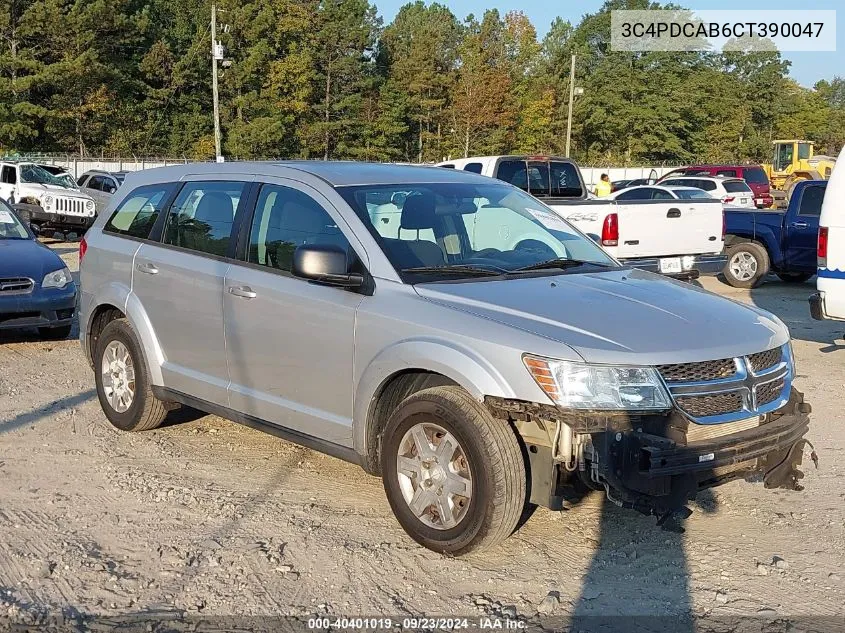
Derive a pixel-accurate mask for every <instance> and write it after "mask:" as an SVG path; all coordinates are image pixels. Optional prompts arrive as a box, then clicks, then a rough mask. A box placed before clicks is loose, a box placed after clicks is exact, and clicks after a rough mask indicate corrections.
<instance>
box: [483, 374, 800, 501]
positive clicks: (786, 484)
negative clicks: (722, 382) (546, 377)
mask: <svg viewBox="0 0 845 633" xmlns="http://www.w3.org/2000/svg"><path fill="white" fill-rule="evenodd" d="M488 406H489V407H490V408H491V410H492V411H493V412H494V414H496V415H498V416H499V417H503V415H507V416H508V417H509V419H510V420H511V421H512V422H515V423H516V424H517V428H520V425H523V427H525V428H528V426H529V425H536V426H538V427H540V428H544V429H547V430H551V429H554V428H556V425H559V424H565V425H567V426H568V427H569V429H571V431H572V437H574V438H575V440H574V446H575V447H576V448H575V451H574V455H575V459H574V460H572V461H570V460H568V459H567V460H565V461H564V462H563V463H561V461H559V458H557V457H556V455H559V454H560V450H559V447H558V446H557V443H556V441H557V440H556V439H555V440H554V441H553V442H552V445H551V446H542V445H540V444H541V443H540V442H537V445H535V444H532V437H531V436H530V434H526V433H525V432H522V431H521V432H522V435H523V438H524V439H525V441H526V444H527V445H528V447H527V451H526V454H527V457H528V461H529V468H530V471H531V476H530V484H531V501H532V502H533V503H537V504H539V505H544V506H548V507H551V508H560V507H562V506H563V502H564V501H565V500H566V499H567V498H570V497H571V495H572V493H571V488H572V485H571V484H573V483H576V482H579V481H580V482H581V483H584V484H586V485H587V486H589V487H591V488H595V489H603V490H605V492H606V494H607V496H608V498H609V499H610V500H611V501H613V502H614V503H616V504H618V505H620V506H622V507H627V508H632V509H635V510H638V511H640V512H643V513H644V514H655V515H658V516H662V515H665V514H667V513H671V512H674V511H677V510H680V509H682V508H685V506H686V504H687V502H688V501H690V500H692V499H694V498H695V496H696V495H697V494H698V492H700V491H701V490H704V489H707V488H712V487H714V486H718V485H721V484H723V483H726V482H728V481H731V480H734V479H740V478H742V479H747V480H752V481H763V482H764V483H765V485H766V487H767V488H788V489H792V490H801V489H802V487H801V485H800V483H799V482H800V480H801V479H802V478H803V476H804V475H803V473H802V472H801V470H800V469H799V467H800V466H801V463H802V458H803V453H804V448H805V446H807V445H808V444H809V443H808V441H807V440H806V439H804V435H805V434H806V433H807V430H808V427H809V413H810V410H811V408H810V405H809V404H807V403H805V402H804V398H803V394H801V393H800V392H799V391H797V390H795V389H792V392H791V395H790V399H789V401H788V403H787V404H786V405H784V406H783V407H781V408H780V409H777V410H776V411H773V412H771V413H769V414H766V415H764V416H760V417H759V418H756V419H752V420H747V421H743V423H741V424H731V423H726V424H723V425H706V427H705V426H704V425H697V424H695V423H694V422H692V421H690V420H689V419H688V418H687V417H686V416H684V415H683V414H682V413H680V412H679V411H676V410H673V411H671V412H669V413H668V414H661V415H642V416H637V415H627V414H618V413H615V414H604V413H600V412H589V413H588V412H585V413H580V414H568V413H565V412H562V411H560V410H559V409H557V408H555V407H549V406H547V405H531V404H529V403H516V402H514V401H505V400H501V399H488ZM536 435H537V434H535V439H536ZM558 436H559V433H555V434H554V437H555V438H557V437H558ZM579 449H580V450H582V452H581V453H580V454H579ZM564 457H566V456H564ZM811 457H812V458H813V461H816V456H815V452H813V453H812V454H811ZM568 489H569V490H568Z"/></svg>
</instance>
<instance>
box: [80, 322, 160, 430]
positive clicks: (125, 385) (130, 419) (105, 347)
mask: <svg viewBox="0 0 845 633" xmlns="http://www.w3.org/2000/svg"><path fill="white" fill-rule="evenodd" d="M94 380H95V382H96V385H97V397H98V398H99V400H100V406H101V407H102V408H103V412H104V413H105V414H106V417H107V418H108V420H109V422H111V423H112V424H113V425H114V426H115V427H117V428H118V429H120V430H121V431H149V430H150V429H154V428H156V427H157V426H159V425H160V424H161V423H162V422H163V421H164V418H165V417H166V416H167V408H166V407H165V405H164V403H163V402H162V401H161V400H159V399H158V398H156V397H155V395H153V392H152V388H151V384H150V378H149V372H148V371H147V365H146V362H145V361H144V355H143V353H142V352H141V346H140V344H139V343H138V338H137V337H136V336H135V332H134V331H133V330H132V326H131V325H129V321H127V320H126V319H115V320H114V321H112V322H110V323H109V324H108V325H106V327H105V328H103V331H102V332H101V333H100V336H99V338H98V339H97V347H96V350H95V352H94Z"/></svg>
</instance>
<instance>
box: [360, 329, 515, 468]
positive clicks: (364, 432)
mask: <svg viewBox="0 0 845 633" xmlns="http://www.w3.org/2000/svg"><path fill="white" fill-rule="evenodd" d="M408 359H413V361H414V362H413V364H409V362H408ZM444 385H454V386H458V387H461V388H462V389H464V390H465V391H466V392H467V393H469V394H470V396H472V397H473V398H475V399H476V400H479V401H481V400H483V399H484V396H485V395H496V396H501V397H512V396H513V393H512V390H511V389H510V388H509V386H508V385H507V383H506V381H505V380H504V378H503V377H502V376H501V375H500V374H499V373H498V372H497V371H496V370H495V368H494V367H493V366H492V365H491V364H489V363H487V362H486V361H484V360H483V359H481V358H480V357H478V356H477V354H474V353H473V352H471V351H470V350H466V349H463V348H458V347H455V346H453V345H451V344H449V343H447V342H445V341H431V340H415V341H404V342H402V343H400V344H398V345H395V346H393V347H390V348H388V349H386V350H384V351H383V352H381V353H380V354H379V355H378V356H377V357H376V358H374V359H373V360H372V361H371V362H370V363H369V365H368V366H367V368H366V369H365V370H364V372H363V374H362V376H361V379H360V380H359V381H358V386H357V389H356V392H355V405H354V414H353V415H354V417H353V419H354V425H353V446H354V448H355V451H356V452H357V453H358V454H359V455H361V457H362V459H361V462H362V464H363V465H364V469H365V470H366V471H367V472H369V473H371V474H379V468H380V467H379V450H380V447H381V432H382V430H383V429H384V426H385V424H386V423H387V419H388V418H389V417H390V414H391V413H392V411H393V410H395V408H396V407H397V406H398V405H399V403H400V402H402V400H404V399H405V398H407V397H408V396H410V395H411V394H413V393H416V392H418V391H421V390H423V389H428V388H430V387H436V386H444Z"/></svg>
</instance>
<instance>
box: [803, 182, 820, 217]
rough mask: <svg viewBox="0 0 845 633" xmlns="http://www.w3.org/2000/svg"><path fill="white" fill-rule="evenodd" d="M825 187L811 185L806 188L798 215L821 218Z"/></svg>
mask: <svg viewBox="0 0 845 633" xmlns="http://www.w3.org/2000/svg"><path fill="white" fill-rule="evenodd" d="M824 190H825V188H824V187H821V186H819V185H809V186H807V187H805V188H804V193H803V194H801V206H800V207H799V209H798V215H809V216H814V217H819V216H820V215H821V212H822V200H824Z"/></svg>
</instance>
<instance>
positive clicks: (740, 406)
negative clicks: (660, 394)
mask: <svg viewBox="0 0 845 633" xmlns="http://www.w3.org/2000/svg"><path fill="white" fill-rule="evenodd" d="M657 370H658V371H659V372H660V375H661V376H662V377H663V380H664V381H665V382H666V386H667V387H668V388H669V393H670V394H671V395H672V398H673V399H674V400H675V404H676V405H677V406H678V408H679V409H680V410H681V411H683V412H684V413H685V414H686V415H687V416H688V417H689V418H690V419H691V420H693V421H694V422H697V423H700V424H702V425H708V424H724V423H730V422H737V421H740V420H745V419H748V418H753V417H755V416H759V415H761V414H765V413H768V412H770V411H774V410H775V409H778V408H779V407H781V406H783V405H784V404H786V402H787V401H788V400H789V393H790V387H791V385H792V371H793V370H792V358H791V355H790V349H789V346H788V345H784V346H782V347H777V348H774V349H770V350H766V351H764V352H758V353H755V354H751V355H749V356H743V357H740V358H730V359H723V360H716V361H704V362H699V363H682V364H674V365H659V366H657Z"/></svg>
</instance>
